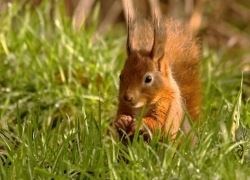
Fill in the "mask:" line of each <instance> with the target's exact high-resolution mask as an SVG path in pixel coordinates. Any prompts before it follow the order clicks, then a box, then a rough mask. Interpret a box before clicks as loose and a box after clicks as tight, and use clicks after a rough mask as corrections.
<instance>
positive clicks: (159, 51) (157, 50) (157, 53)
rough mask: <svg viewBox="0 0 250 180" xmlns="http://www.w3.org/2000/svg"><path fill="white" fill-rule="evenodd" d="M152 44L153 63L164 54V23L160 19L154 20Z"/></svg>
mask: <svg viewBox="0 0 250 180" xmlns="http://www.w3.org/2000/svg"><path fill="white" fill-rule="evenodd" d="M153 26H154V43H153V48H152V51H151V57H152V59H154V60H155V61H158V60H160V59H161V58H162V57H163V56H164V54H165V45H166V38H167V37H166V36H167V34H166V23H165V22H164V20H163V19H162V18H154V20H153Z"/></svg>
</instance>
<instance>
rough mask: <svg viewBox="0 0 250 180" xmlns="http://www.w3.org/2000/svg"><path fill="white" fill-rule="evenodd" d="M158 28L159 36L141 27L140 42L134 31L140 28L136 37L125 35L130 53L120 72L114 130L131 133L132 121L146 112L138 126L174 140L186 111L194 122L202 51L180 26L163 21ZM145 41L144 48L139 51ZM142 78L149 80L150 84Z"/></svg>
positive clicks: (133, 125)
mask: <svg viewBox="0 0 250 180" xmlns="http://www.w3.org/2000/svg"><path fill="white" fill-rule="evenodd" d="M160 23H162V24H163V25H161V26H162V27H163V28H164V33H163V35H161V34H160V33H162V32H160V30H157V29H156V30H155V25H152V23H151V24H150V23H148V22H147V23H144V25H142V26H145V27H147V29H148V31H147V32H146V33H145V32H144V36H145V37H144V39H142V38H141V37H142V36H141V35H140V36H138V33H139V32H137V31H139V30H140V29H143V28H141V25H140V26H139V28H137V29H136V28H135V29H136V30H134V32H137V34H136V33H132V34H129V35H128V37H129V40H130V41H131V42H128V43H129V45H128V46H129V48H130V49H129V51H128V58H127V60H126V62H125V65H124V68H123V70H122V73H121V80H120V90H119V105H118V111H117V118H116V120H115V121H114V126H115V127H116V129H117V130H118V131H120V130H122V131H125V132H126V133H128V134H133V132H134V130H135V128H134V127H135V126H136V125H137V122H136V120H135V119H136V116H138V113H139V112H140V111H141V110H142V109H145V110H146V111H145V112H144V114H143V119H142V121H143V124H144V125H145V126H146V127H147V128H149V129H150V131H151V132H152V133H154V132H156V131H158V130H160V131H161V132H162V134H163V135H166V136H167V135H170V137H171V138H175V136H176V134H177V133H178V131H179V129H180V126H181V124H182V119H183V116H184V109H187V111H188V113H189V114H190V116H191V118H192V119H194V120H195V119H197V118H198V116H199V113H200V101H201V95H200V80H199V79H200V78H199V56H200V48H199V46H198V45H197V43H196V41H195V39H194V38H193V37H192V34H191V33H190V32H188V31H187V30H185V28H184V26H182V25H181V24H180V23H178V22H176V21H174V20H161V21H160ZM138 29H139V30H138ZM144 31H145V29H144ZM154 31H159V34H160V35H158V36H160V37H157V35H155V34H154V35H153V32H154ZM156 33H157V32H156ZM138 37H140V38H139V39H138ZM157 38H158V39H157ZM161 38H163V39H161ZM138 41H139V43H138ZM143 42H146V43H147V44H146V45H144V46H143ZM140 50H143V51H140ZM161 51H162V52H161ZM152 54H153V55H152ZM161 54H163V56H161ZM146 76H147V77H148V76H150V77H151V81H152V82H151V81H150V83H151V84H150V83H148V84H149V85H148V84H146ZM150 77H148V78H150ZM137 106H138V107H137ZM121 117H122V118H121ZM124 117H129V118H124ZM131 127H133V128H131ZM142 130H143V131H145V128H142ZM131 131H132V132H131Z"/></svg>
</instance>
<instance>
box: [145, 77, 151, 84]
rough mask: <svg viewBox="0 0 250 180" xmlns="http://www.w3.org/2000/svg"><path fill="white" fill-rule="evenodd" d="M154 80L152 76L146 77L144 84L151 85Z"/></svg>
mask: <svg viewBox="0 0 250 180" xmlns="http://www.w3.org/2000/svg"><path fill="white" fill-rule="evenodd" d="M152 80H153V77H152V76H151V75H146V77H145V79H144V82H145V83H146V84H148V83H150V82H151V81H152Z"/></svg>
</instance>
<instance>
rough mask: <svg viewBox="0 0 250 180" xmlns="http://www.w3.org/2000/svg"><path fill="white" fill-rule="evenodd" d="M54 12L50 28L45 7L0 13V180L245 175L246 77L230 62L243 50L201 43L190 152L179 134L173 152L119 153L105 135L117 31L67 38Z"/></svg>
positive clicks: (66, 26)
mask: <svg viewBox="0 0 250 180" xmlns="http://www.w3.org/2000/svg"><path fill="white" fill-rule="evenodd" d="M60 13H61V11H60V8H58V9H57V11H56V19H55V20H56V21H55V23H54V25H53V23H51V22H50V20H49V16H48V15H47V14H48V5H46V4H45V5H43V6H42V7H40V10H33V11H29V10H27V9H26V12H23V11H21V10H20V7H19V6H18V5H16V4H13V5H12V6H11V7H9V9H8V11H7V12H5V13H2V14H1V15H0V27H1V28H0V127H1V129H0V179H48V178H55V179H69V178H80V179H85V178H86V179H88V178H89V179H152V178H156V179H191V178H192V179H249V178H250V175H249V172H250V165H249V164H250V134H249V132H250V131H249V127H250V101H249V94H248V93H249V89H248V88H249V87H247V84H246V83H245V82H249V76H247V74H246V75H245V74H244V75H243V76H242V73H241V71H240V68H241V63H239V62H240V60H241V58H242V57H243V56H244V55H245V54H246V53H247V52H241V51H240V50H238V51H236V52H230V54H229V52H228V51H225V50H223V48H222V49H221V50H218V51H217V50H216V51H215V50H212V49H211V48H208V47H206V46H205V45H204V48H203V52H204V53H203V58H202V81H203V92H204V102H203V117H202V119H201V122H202V123H201V124H200V125H199V126H196V125H194V128H193V129H194V131H196V132H197V134H198V140H199V141H198V144H197V146H196V147H194V148H192V147H190V145H189V144H190V143H189V141H188V139H187V138H186V137H184V140H183V141H182V143H181V145H180V147H177V146H176V144H172V143H167V142H165V141H164V142H158V141H152V142H151V143H149V144H147V143H145V142H143V141H142V140H140V139H139V140H138V141H134V142H133V143H132V144H129V145H128V147H125V146H124V145H122V144H121V143H120V142H119V141H117V140H116V139H114V138H112V137H111V136H109V135H108V134H107V132H108V127H109V123H110V122H111V121H112V119H113V118H114V117H115V113H116V108H117V106H116V105H117V91H118V75H119V71H120V70H121V68H122V64H123V63H124V59H125V56H126V55H125V46H124V44H125V39H126V37H125V34H124V32H122V31H121V32H117V31H115V30H113V31H114V32H112V34H113V33H114V35H112V36H111V34H110V35H108V37H107V38H106V39H105V40H103V41H101V42H99V43H97V44H94V45H93V44H91V43H90V37H91V35H92V34H93V30H94V28H88V29H87V30H86V31H81V32H79V33H74V32H73V31H72V29H71V28H70V22H69V21H68V20H67V19H66V18H65V16H59V14H60ZM94 22H95V21H94ZM94 26H95V24H92V25H91V27H94ZM242 77H243V78H242ZM241 83H242V85H241ZM233 121H236V122H239V124H240V128H239V129H238V131H237V133H236V137H237V138H236V139H237V140H236V141H233V140H232V137H231V133H230V131H231V126H232V122H233ZM180 138H181V137H180Z"/></svg>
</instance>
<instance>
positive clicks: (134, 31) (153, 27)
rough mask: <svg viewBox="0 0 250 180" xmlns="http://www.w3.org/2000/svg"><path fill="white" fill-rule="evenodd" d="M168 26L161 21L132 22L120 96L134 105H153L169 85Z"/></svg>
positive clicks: (134, 106) (129, 29) (129, 26)
mask: <svg viewBox="0 0 250 180" xmlns="http://www.w3.org/2000/svg"><path fill="white" fill-rule="evenodd" d="M165 42H166V27H165V23H162V22H161V21H154V22H153V23H152V22H150V21H147V20H143V21H137V22H128V39H127V59H126V62H125V65H124V68H123V70H122V72H121V74H120V90H119V99H120V101H122V102H124V103H125V104H127V105H128V106H129V107H131V108H140V107H142V106H145V105H149V104H151V103H152V102H153V101H154V100H155V98H156V97H157V96H159V93H160V92H162V91H163V90H164V89H166V87H167V81H168V65H167V63H164V61H162V60H163V59H164V56H165Z"/></svg>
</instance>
